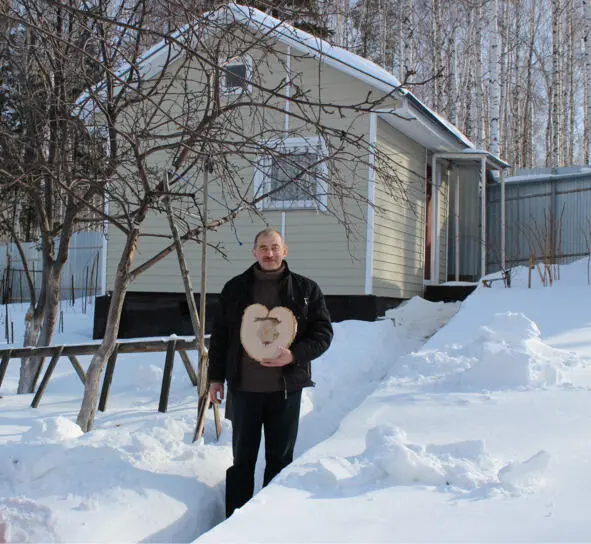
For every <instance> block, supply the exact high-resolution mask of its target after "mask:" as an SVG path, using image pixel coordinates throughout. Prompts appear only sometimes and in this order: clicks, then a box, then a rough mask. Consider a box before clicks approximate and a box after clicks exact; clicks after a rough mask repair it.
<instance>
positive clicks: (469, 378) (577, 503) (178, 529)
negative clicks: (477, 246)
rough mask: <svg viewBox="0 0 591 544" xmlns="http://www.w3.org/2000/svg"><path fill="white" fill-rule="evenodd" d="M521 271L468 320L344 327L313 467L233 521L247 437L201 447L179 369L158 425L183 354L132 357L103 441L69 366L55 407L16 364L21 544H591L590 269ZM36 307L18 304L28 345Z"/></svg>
mask: <svg viewBox="0 0 591 544" xmlns="http://www.w3.org/2000/svg"><path fill="white" fill-rule="evenodd" d="M520 272H521V274H522V275H521V277H515V278H514V279H513V285H514V287H512V288H511V289H504V288H502V286H500V285H499V284H500V283H501V282H495V284H494V285H495V288H493V289H486V288H482V287H481V288H479V289H478V290H477V291H476V292H475V293H474V294H473V295H471V296H470V297H469V298H468V299H467V301H465V302H464V303H463V304H461V305H460V304H432V303H428V302H425V301H424V300H422V299H418V298H416V299H413V300H411V301H410V302H409V303H407V304H406V305H405V306H403V307H401V308H398V309H396V310H394V311H391V312H389V317H390V318H391V319H386V320H383V321H378V322H376V323H365V322H358V321H348V322H344V323H340V324H336V325H335V339H334V342H333V345H332V346H331V348H330V350H329V351H328V352H327V353H326V354H325V355H324V356H323V357H321V358H320V359H318V360H316V361H315V362H314V363H313V378H314V380H315V381H316V383H317V386H316V388H315V389H313V390H312V389H307V390H306V391H305V394H304V398H303V404H302V418H301V424H300V436H299V439H298V445H297V447H296V455H297V458H296V460H295V461H294V463H293V464H292V465H291V466H290V467H288V469H286V470H285V471H283V473H281V474H280V475H279V476H278V477H277V478H276V480H275V481H274V482H273V483H272V484H271V485H269V486H268V487H267V488H265V489H264V490H263V491H262V492H260V493H258V494H257V495H256V496H255V498H254V499H253V500H252V501H251V502H250V503H249V504H247V505H246V506H245V507H244V508H242V509H240V510H238V511H236V513H235V514H234V515H233V516H232V517H231V518H230V519H229V520H227V521H225V522H223V523H220V522H222V520H223V512H224V505H223V495H224V487H223V486H224V477H225V470H226V468H227V466H228V465H229V464H230V462H231V448H230V435H231V429H230V426H229V423H228V422H224V431H223V435H222V437H221V439H220V441H219V442H216V440H215V433H214V429H213V424H212V422H211V421H208V425H207V429H206V434H205V438H204V440H201V441H200V442H198V443H196V444H192V443H191V438H192V434H193V429H194V425H195V416H196V397H195V391H194V388H192V387H191V386H190V382H189V380H188V378H187V376H186V374H185V371H184V368H183V365H182V363H181V362H180V360H177V361H176V363H175V371H174V375H173V382H172V391H171V399H170V403H169V411H168V413H167V414H159V413H158V412H157V406H158V398H159V392H160V384H161V379H162V369H163V364H164V354H150V355H146V354H140V355H124V356H121V357H120V360H119V361H118V363H117V368H116V370H115V375H114V378H113V386H112V390H111V396H110V398H109V406H108V409H107V411H106V413H104V414H102V413H100V412H99V414H98V417H97V420H96V424H95V429H94V430H93V431H92V432H91V433H88V434H86V435H82V433H81V431H80V429H79V428H78V427H77V426H76V425H75V423H74V422H75V420H76V414H77V410H78V409H79V406H80V401H81V396H82V384H81V383H80V382H79V380H78V378H77V376H76V375H75V373H74V371H73V370H72V369H71V366H70V365H69V363H68V362H67V360H61V361H60V363H59V364H58V367H57V369H56V373H55V375H54V377H53V378H52V380H51V382H50V384H49V387H48V389H47V392H46V394H45V396H44V397H43V400H42V402H41V405H40V407H39V408H38V409H36V410H34V409H31V408H29V404H30V402H31V398H32V396H31V395H25V396H17V395H16V394H15V392H16V385H17V378H18V362H17V361H13V362H12V363H11V365H10V367H9V369H8V374H7V377H6V379H5V383H4V385H3V387H2V389H1V390H0V395H2V398H0V452H1V455H0V517H1V518H2V519H3V521H2V522H0V523H3V524H4V533H5V534H4V540H6V541H7V542H114V541H118V542H121V541H126V542H139V541H143V542H191V541H193V540H195V539H197V538H198V537H200V538H199V539H198V541H199V542H319V541H322V542H427V541H428V542H450V541H453V542H493V541H494V542H534V541H535V542H540V541H555V542H558V541H560V542H567V541H571V542H575V541H577V542H580V541H589V539H590V538H591V519H590V517H589V514H588V500H587V497H586V492H587V490H588V489H589V488H590V487H591V456H590V455H589V445H590V444H591V425H589V421H591V396H590V387H591V365H590V361H591V317H590V313H589V308H590V307H591V286H589V285H588V283H587V273H588V263H587V262H586V261H585V260H583V261H579V262H577V263H574V264H572V265H569V266H563V267H561V269H560V276H561V280H559V281H557V282H555V284H554V286H553V287H551V288H543V287H539V286H537V287H535V288H533V289H529V290H528V289H527V288H526V287H525V285H526V284H527V278H525V272H524V270H523V269H521V270H520ZM534 280H535V281H537V278H536V276H534ZM23 311H24V309H22V308H19V307H18V306H13V307H11V308H10V312H11V313H10V315H9V320H11V321H13V322H14V325H15V328H16V330H17V331H19V329H22V315H23ZM64 312H65V316H64V317H65V332H64V333H63V334H61V335H59V338H58V339H56V341H65V342H70V343H74V342H86V341H89V339H90V338H91V331H92V309H90V310H89V313H87V314H82V313H81V312H76V311H74V309H72V308H68V307H67V306H64ZM456 312H457V313H456ZM2 325H3V324H2ZM442 325H443V326H442ZM2 330H3V327H2ZM433 333H434V334H433ZM19 334H20V333H19ZM17 336H18V335H17ZM81 359H82V362H83V364H84V365H85V366H86V365H87V364H88V362H89V359H88V358H81ZM262 468H263V467H262V462H261V463H259V466H258V467H257V471H258V481H259V486H260V480H261V474H262ZM1 535H2V531H0V536H1ZM200 535H202V536H200ZM0 541H2V538H0Z"/></svg>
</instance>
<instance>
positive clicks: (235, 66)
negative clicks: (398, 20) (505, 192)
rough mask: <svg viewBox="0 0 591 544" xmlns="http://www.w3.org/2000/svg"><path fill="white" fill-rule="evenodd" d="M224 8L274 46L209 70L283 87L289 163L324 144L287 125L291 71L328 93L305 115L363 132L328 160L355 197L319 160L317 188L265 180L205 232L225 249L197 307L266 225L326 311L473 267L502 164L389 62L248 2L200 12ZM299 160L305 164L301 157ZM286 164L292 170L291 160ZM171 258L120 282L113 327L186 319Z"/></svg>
mask: <svg viewBox="0 0 591 544" xmlns="http://www.w3.org/2000/svg"><path fill="white" fill-rule="evenodd" d="M228 19H231V21H232V23H233V24H234V25H236V24H237V25H238V26H239V27H240V29H241V32H243V33H244V35H250V36H253V37H259V36H264V37H265V40H267V41H266V42H265V43H268V41H269V40H270V41H271V42H272V43H273V44H274V47H273V53H272V55H274V56H275V57H274V58H267V56H268V55H271V53H269V52H268V48H266V47H265V48H263V47H261V48H259V50H257V45H256V44H257V43H258V42H256V40H254V41H253V42H252V44H254V45H252V46H251V47H249V53H248V55H238V56H232V55H231V54H228V55H227V56H226V57H225V59H226V60H225V61H224V63H225V64H224V71H223V74H222V76H221V77H220V81H219V85H220V89H221V92H222V93H225V94H226V95H228V96H230V97H232V96H234V95H235V94H236V93H237V94H238V95H239V96H245V94H244V93H248V92H250V91H251V88H254V89H255V90H256V87H257V81H258V80H257V78H263V79H265V80H266V81H267V80H273V78H275V80H274V81H276V82H277V86H276V87H275V88H276V89H281V90H282V92H283V93H284V98H282V97H281V96H280V97H279V98H278V100H279V102H278V107H277V108H276V109H275V111H276V112H278V113H277V114H276V115H275V117H274V118H273V119H272V120H271V121H270V122H271V123H275V124H276V125H277V128H278V130H280V131H284V137H283V139H282V141H281V146H282V149H283V150H284V151H287V152H289V153H293V154H294V156H295V155H298V156H299V157H301V160H302V161H303V163H302V164H304V165H305V164H308V165H309V164H311V163H310V162H308V163H306V161H310V160H311V161H312V162H313V161H314V160H315V159H316V158H318V157H319V156H322V154H323V153H324V149H325V143H326V142H322V141H320V140H321V139H319V138H317V137H316V136H315V135H314V133H313V132H310V133H306V127H303V128H302V126H298V117H297V116H294V115H293V111H290V107H292V108H294V107H295V106H294V105H293V104H292V102H291V99H293V97H294V94H293V89H294V88H295V83H294V82H295V81H296V79H297V80H298V82H299V83H298V87H297V88H298V96H299V97H302V96H303V97H306V96H317V95H318V96H321V97H323V99H324V101H325V102H330V104H332V105H335V107H334V108H320V107H319V108H318V115H319V116H322V119H323V122H325V123H326V124H327V126H330V127H332V128H333V129H334V131H335V132H340V133H342V134H345V133H346V134H358V135H360V137H361V136H363V137H364V138H366V140H367V141H368V145H367V146H366V148H365V151H364V157H363V158H361V157H359V158H358V160H356V161H352V163H354V164H353V166H352V168H351V169H350V171H349V173H348V174H347V173H346V172H344V171H343V172H341V173H340V174H339V175H342V176H344V177H346V176H347V175H350V176H351V177H350V179H349V178H347V179H344V182H345V184H346V185H348V186H354V187H355V191H356V192H357V193H358V198H357V200H356V202H354V203H351V202H346V203H344V204H342V203H336V202H335V197H334V195H330V194H329V192H328V191H327V190H326V187H325V186H324V185H325V181H323V180H326V177H323V176H330V175H333V174H332V173H331V172H330V171H328V170H326V166H325V165H320V167H319V169H317V170H315V172H316V175H311V177H308V178H307V183H309V184H312V185H311V186H312V187H313V188H314V187H316V189H313V190H315V191H317V192H316V194H315V196H316V198H313V199H310V198H305V197H303V196H302V194H298V193H297V191H296V193H292V194H291V196H286V193H281V192H280V193H277V194H276V195H275V197H269V198H266V199H265V200H264V201H262V202H260V203H259V212H260V214H261V215H260V216H257V215H252V214H243V215H240V216H238V217H237V218H236V220H235V221H234V222H233V223H231V224H225V225H223V226H222V227H220V228H219V229H218V230H217V231H216V232H215V233H212V234H211V235H210V239H209V240H210V243H211V244H220V245H221V246H223V247H224V249H225V252H226V256H227V260H226V259H224V258H222V257H221V256H220V255H219V254H217V253H216V252H214V251H210V253H209V255H208V261H207V271H208V276H207V293H208V295H207V296H208V308H210V310H211V311H210V310H208V315H210V316H211V315H215V311H216V296H217V294H218V293H219V292H220V291H221V289H222V286H223V285H224V283H225V282H226V281H227V280H228V279H229V278H230V277H232V276H234V275H236V274H238V273H240V272H242V271H243V270H244V269H245V268H247V267H248V266H249V265H250V264H251V263H252V255H251V244H252V241H253V238H254V235H255V234H256V233H257V232H258V231H259V230H261V229H262V228H264V227H265V226H266V225H269V226H273V227H275V228H277V229H278V230H279V231H281V232H282V233H283V235H284V238H285V240H286V242H287V244H288V246H289V256H288V262H289V264H290V266H291V268H292V269H294V270H296V271H298V272H299V273H302V274H304V275H308V276H310V277H312V278H313V279H314V280H315V281H317V282H318V284H319V285H320V287H321V288H322V290H323V292H324V293H325V295H326V297H327V303H328V306H329V309H330V311H331V315H332V316H333V319H334V320H335V321H338V320H342V319H365V320H373V319H375V318H376V317H377V316H379V315H381V314H383V312H384V310H385V309H387V308H389V307H393V306H396V305H397V304H398V303H400V301H402V300H405V299H409V298H411V297H413V296H415V295H423V293H424V290H425V286H427V285H439V284H441V283H442V282H445V281H447V280H448V278H450V277H451V278H455V279H465V278H466V277H470V278H472V279H476V278H477V277H478V276H479V275H480V274H481V273H482V272H483V271H484V267H485V251H484V248H485V246H486V232H485V229H484V228H483V227H482V225H484V224H485V221H483V219H484V216H485V214H486V209H485V207H484V204H483V203H485V202H486V199H485V198H482V197H481V195H482V193H483V192H484V193H485V192H486V185H487V180H488V179H489V178H490V177H491V172H492V171H496V170H501V171H502V169H503V168H505V167H507V166H508V165H507V164H506V163H505V162H503V161H502V160H501V159H500V158H498V157H496V156H494V155H492V154H490V153H488V152H486V151H483V150H480V149H476V148H475V146H474V145H473V144H472V142H470V141H469V140H468V139H467V138H466V137H465V136H464V135H463V134H461V133H460V132H459V131H458V130H457V129H456V128H455V127H454V126H453V125H451V124H450V123H448V122H447V121H446V120H444V119H442V118H441V117H440V116H439V115H437V114H436V113H435V112H433V111H432V110H430V109H429V108H428V107H426V106H425V105H424V104H423V103H421V102H420V101H419V100H418V99H417V98H416V97H415V96H414V95H413V94H412V93H411V92H409V91H407V90H405V89H401V88H400V82H399V81H398V80H397V79H396V78H395V77H394V76H393V75H392V74H390V73H389V72H387V71H386V70H384V69H382V68H380V67H379V66H377V65H376V64H374V63H373V62H371V61H368V60H366V59H363V58H361V57H359V56H357V55H355V54H352V53H349V52H347V51H345V50H343V49H341V48H339V47H333V46H331V45H329V44H328V43H326V42H324V41H322V40H320V39H317V38H315V37H313V36H311V35H310V34H308V33H306V32H303V31H301V30H298V29H295V28H293V27H291V26H289V25H287V24H283V23H280V22H279V21H278V20H276V19H273V18H272V17H270V16H268V15H266V14H264V13H263V12H261V11H258V10H256V9H253V8H247V7H244V6H239V5H235V4H228V5H226V6H224V7H222V8H219V10H217V11H216V12H214V15H213V16H212V18H211V20H215V21H216V22H217V23H220V21H223V20H226V21H227V20H228ZM241 39H243V38H241ZM177 53H178V52H177ZM175 54H176V53H175ZM163 56H164V57H167V58H168V57H169V56H170V45H169V44H167V43H162V44H159V45H157V46H155V47H153V48H152V49H151V50H150V51H149V53H148V54H147V55H146V56H145V61H144V67H143V69H144V70H145V71H146V72H149V73H151V74H157V73H158V70H159V68H160V67H161V66H162V63H163V60H162V57H163ZM181 56H182V55H181V54H178V55H177V57H181ZM177 57H175V58H177ZM253 59H255V60H253ZM261 59H264V61H263V62H261ZM255 66H256V69H255ZM282 82H285V84H284V85H283V86H282ZM292 85H293V87H292ZM290 93H292V94H290ZM315 93H316V94H315ZM368 96H372V97H373V96H375V97H380V98H379V100H378V102H377V105H375V104H374V106H373V107H371V108H367V109H366V110H365V111H361V110H360V109H353V108H349V107H348V106H349V105H350V104H357V103H360V102H363V101H364V100H366V97H368ZM275 98H277V97H275ZM312 102H313V100H312ZM339 106H340V107H339ZM281 108H282V109H281ZM243 129H244V130H247V127H243ZM267 159H268V158H266V157H264V156H263V157H260V158H259V159H258V160H257V161H256V162H255V163H254V164H249V165H247V166H246V168H245V169H243V170H242V173H241V174H240V175H241V176H242V181H243V183H244V184H246V185H247V186H248V184H249V183H252V187H253V188H252V191H253V195H254V194H256V192H257V190H259V188H260V187H261V186H265V183H267V182H269V183H270V181H269V180H270V179H271V178H270V174H269V172H270V171H271V170H270V169H271V168H272V162H271V161H270V160H267ZM298 160H300V159H298ZM388 160H390V161H391V163H392V164H395V165H396V166H395V167H393V169H394V170H395V172H393V174H395V176H396V178H397V179H398V180H399V182H400V185H401V191H402V193H403V194H404V198H401V197H400V194H398V195H397V194H394V193H393V191H392V190H390V189H389V188H388V187H387V186H386V184H385V181H384V179H385V178H384V177H383V174H382V173H383V170H381V166H382V163H381V162H380V161H386V162H388ZM303 168H305V169H306V171H307V172H308V170H307V167H306V166H304V167H303ZM322 168H324V170H322ZM288 173H289V175H295V174H294V172H293V171H291V172H288ZM308 174H309V172H308V173H307V174H306V175H308ZM321 174H322V175H321ZM219 190H220V189H219V187H218V188H217V189H216V187H215V183H214V184H213V187H212V188H211V190H210V195H211V196H214V195H216V194H217V195H218V196H219ZM278 195H279V196H278ZM360 203H362V204H360ZM209 204H210V205H211V209H210V213H211V217H214V216H215V214H216V213H218V214H223V213H224V212H225V211H227V210H225V209H224V208H223V207H221V208H220V207H219V205H218V204H219V199H218V204H216V201H215V200H213V201H212V202H210V203H209ZM337 204H340V205H342V206H343V207H344V209H345V211H346V212H350V213H349V215H348V217H349V218H355V219H354V220H353V221H352V227H353V229H352V230H353V232H352V234H351V233H350V235H349V236H347V232H345V229H343V226H342V225H341V224H340V223H339V220H338V217H335V215H331V214H330V213H327V211H328V210H329V208H331V206H335V205H337ZM216 206H218V208H217V209H216ZM468 213H469V214H470V217H471V218H476V220H471V221H464V220H463V218H464V214H468ZM146 222H147V223H146V228H147V229H148V230H150V231H151V232H153V233H158V232H169V231H168V227H167V222H166V218H165V217H162V216H157V215H153V216H150V217H149V218H148V219H147V220H146ZM111 231H112V232H110V233H109V242H108V250H107V259H106V278H107V281H106V284H107V286H109V285H112V284H113V278H114V273H115V271H116V267H117V260H118V256H119V255H120V252H121V246H122V243H123V238H122V237H121V236H119V235H118V234H117V232H116V231H114V229H111ZM164 243H165V242H163V240H162V239H161V238H158V237H157V236H153V237H148V238H145V239H142V242H141V244H140V248H139V251H138V257H137V260H138V264H139V263H140V262H142V260H144V259H146V258H148V257H150V256H151V255H152V254H154V253H155V252H156V251H158V250H159V249H161V248H162V246H163V244H164ZM187 251H188V258H189V261H190V263H191V266H192V271H193V272H192V273H193V274H194V278H193V284H194V286H196V287H197V286H198V285H199V274H200V269H201V266H200V250H199V246H197V245H195V244H193V245H188V246H187ZM465 252H466V253H469V255H470V256H471V261H470V264H473V262H476V264H477V266H476V269H475V270H473V269H472V268H470V270H469V271H467V272H464V271H463V270H462V269H461V268H460V267H459V264H461V263H462V262H464V261H463V260H460V259H459V256H460V255H463V254H464V253H465ZM178 270H179V268H178V262H177V259H176V256H175V255H174V254H173V255H170V256H168V257H167V258H166V259H164V260H163V261H162V262H160V263H158V264H157V265H156V266H154V267H153V268H151V269H150V270H148V271H146V272H145V273H144V274H142V275H141V276H139V277H138V278H137V279H136V280H135V281H134V283H133V284H132V286H131V288H130V290H129V292H128V293H127V296H126V302H125V307H124V311H123V316H122V321H121V330H120V336H122V337H126V336H140V335H154V334H166V333H172V332H176V333H181V334H189V333H190V322H189V317H188V310H187V305H186V302H185V301H184V293H183V287H182V282H181V277H180V274H179V271H178ZM197 288H198V287H197ZM107 303H108V296H107V297H105V298H103V299H99V301H98V303H97V311H96V316H95V317H96V318H95V337H99V336H100V335H101V329H102V327H103V326H104V316H105V315H106V305H107Z"/></svg>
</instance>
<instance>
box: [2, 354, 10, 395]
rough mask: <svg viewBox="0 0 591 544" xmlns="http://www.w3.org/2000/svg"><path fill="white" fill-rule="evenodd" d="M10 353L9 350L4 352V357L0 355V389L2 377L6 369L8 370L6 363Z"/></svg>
mask: <svg viewBox="0 0 591 544" xmlns="http://www.w3.org/2000/svg"><path fill="white" fill-rule="evenodd" d="M11 353H12V350H11V349H9V350H8V351H6V352H4V355H2V362H1V363H0V387H2V382H3V381H4V376H6V369H7V368H8V362H9V361H10V354H11Z"/></svg>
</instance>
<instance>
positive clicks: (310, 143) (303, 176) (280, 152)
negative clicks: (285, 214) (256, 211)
mask: <svg viewBox="0 0 591 544" xmlns="http://www.w3.org/2000/svg"><path fill="white" fill-rule="evenodd" d="M326 155H327V152H326V147H325V145H324V142H323V140H322V139H321V138H318V137H310V138H289V139H286V140H283V141H281V142H278V143H277V144H276V146H275V148H274V149H273V152H272V153H269V155H268V156H263V157H261V158H259V160H258V161H257V169H256V173H255V180H254V185H255V194H257V195H260V194H265V193H269V192H271V191H273V190H275V192H274V193H273V194H271V195H269V196H268V197H267V198H265V199H263V200H262V201H261V202H260V203H259V208H261V209H265V210H302V209H304V210H305V209H315V210H322V211H325V210H326V207H327V204H328V193H327V175H328V166H327V164H326V160H325V159H326Z"/></svg>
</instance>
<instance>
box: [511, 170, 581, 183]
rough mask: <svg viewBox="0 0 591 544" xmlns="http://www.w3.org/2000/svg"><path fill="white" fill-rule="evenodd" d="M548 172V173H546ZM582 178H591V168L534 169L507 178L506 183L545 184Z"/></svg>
mask: <svg viewBox="0 0 591 544" xmlns="http://www.w3.org/2000/svg"><path fill="white" fill-rule="evenodd" d="M544 170H547V171H544ZM580 178H587V179H589V178H591V168H590V167H587V166H581V167H579V168H573V167H569V168H557V169H555V170H553V169H551V168H546V169H532V171H531V173H529V174H528V173H523V171H521V172H520V173H519V174H518V175H516V176H510V177H506V178H505V183H530V182H544V181H552V180H557V179H570V180H574V179H580Z"/></svg>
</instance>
